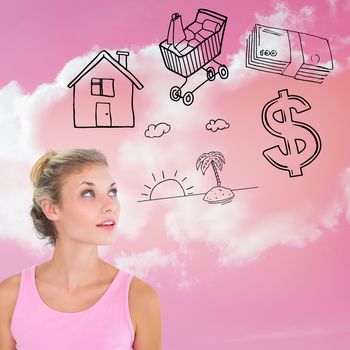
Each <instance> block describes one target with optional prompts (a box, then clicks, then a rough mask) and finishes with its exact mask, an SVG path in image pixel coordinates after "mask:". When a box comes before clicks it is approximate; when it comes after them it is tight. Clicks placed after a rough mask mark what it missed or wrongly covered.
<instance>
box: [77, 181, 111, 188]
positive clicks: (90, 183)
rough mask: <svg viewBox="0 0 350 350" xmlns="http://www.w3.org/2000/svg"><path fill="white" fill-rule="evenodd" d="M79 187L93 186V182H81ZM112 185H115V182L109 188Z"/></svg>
mask: <svg viewBox="0 0 350 350" xmlns="http://www.w3.org/2000/svg"><path fill="white" fill-rule="evenodd" d="M81 185H88V186H95V184H94V183H93V182H89V181H83V182H82V183H81V184H80V185H79V186H81ZM114 185H116V183H115V182H113V183H111V185H110V187H113V186H114Z"/></svg>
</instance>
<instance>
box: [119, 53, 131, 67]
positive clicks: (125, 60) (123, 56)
mask: <svg viewBox="0 0 350 350" xmlns="http://www.w3.org/2000/svg"><path fill="white" fill-rule="evenodd" d="M116 54H117V60H118V62H119V63H120V64H121V65H122V66H123V67H124V68H128V56H129V52H128V51H117V52H116Z"/></svg>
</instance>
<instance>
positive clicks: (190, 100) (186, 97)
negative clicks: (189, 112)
mask: <svg viewBox="0 0 350 350" xmlns="http://www.w3.org/2000/svg"><path fill="white" fill-rule="evenodd" d="M193 100H194V96H193V93H192V92H191V91H187V92H186V93H185V95H184V97H183V101H184V104H185V105H186V106H189V105H191V104H192V103H193Z"/></svg>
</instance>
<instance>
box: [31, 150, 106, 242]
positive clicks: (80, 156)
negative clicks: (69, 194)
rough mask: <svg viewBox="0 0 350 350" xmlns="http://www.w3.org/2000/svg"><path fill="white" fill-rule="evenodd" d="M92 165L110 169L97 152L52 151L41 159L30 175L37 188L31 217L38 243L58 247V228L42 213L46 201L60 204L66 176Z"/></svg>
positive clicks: (104, 159) (102, 156)
mask: <svg viewBox="0 0 350 350" xmlns="http://www.w3.org/2000/svg"><path fill="white" fill-rule="evenodd" d="M89 164H100V165H104V166H106V167H108V162H107V159H106V157H105V156H104V155H103V154H102V153H101V152H100V151H99V150H96V149H83V148H73V149H67V150H64V151H60V152H59V151H54V150H49V151H47V152H46V153H45V154H44V155H43V156H41V157H40V158H39V159H38V160H37V161H36V163H35V164H34V165H33V168H32V170H31V172H30V180H31V181H32V183H33V186H34V193H33V205H32V208H31V210H30V215H31V217H32V220H33V224H34V228H35V230H36V233H37V236H38V238H39V239H45V238H48V239H49V241H48V243H47V244H50V245H52V246H55V245H56V239H57V238H58V235H57V232H56V230H55V226H54V224H53V222H52V221H51V220H49V219H48V218H47V217H46V215H45V213H44V212H43V210H42V207H41V203H42V200H43V199H44V198H48V199H50V200H51V201H52V202H53V203H55V204H59V203H60V190H61V186H62V182H63V179H64V177H65V176H67V175H69V174H70V173H72V172H73V171H75V170H79V168H81V167H83V166H86V165H89Z"/></svg>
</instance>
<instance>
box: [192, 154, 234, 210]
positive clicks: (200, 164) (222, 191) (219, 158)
mask: <svg viewBox="0 0 350 350" xmlns="http://www.w3.org/2000/svg"><path fill="white" fill-rule="evenodd" d="M224 163H225V158H224V155H223V154H222V153H221V152H217V151H212V152H209V153H203V154H202V155H200V156H199V158H198V159H197V162H196V168H197V170H198V169H199V168H200V169H201V171H202V174H203V175H205V173H206V171H207V170H208V168H209V166H210V165H211V166H212V168H213V171H214V174H215V179H216V184H217V186H215V187H213V188H212V189H210V190H209V191H208V192H207V193H206V194H205V196H204V198H203V200H205V201H207V202H209V203H221V204H226V203H228V202H231V200H232V198H233V197H234V196H235V195H234V193H233V192H232V191H231V189H229V188H225V187H222V186H221V180H220V176H219V172H218V169H220V170H222V168H223V165H224Z"/></svg>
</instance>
